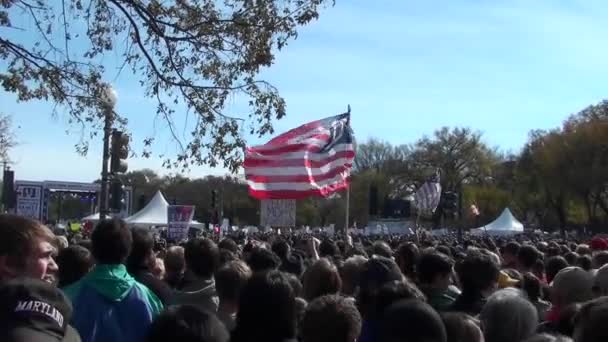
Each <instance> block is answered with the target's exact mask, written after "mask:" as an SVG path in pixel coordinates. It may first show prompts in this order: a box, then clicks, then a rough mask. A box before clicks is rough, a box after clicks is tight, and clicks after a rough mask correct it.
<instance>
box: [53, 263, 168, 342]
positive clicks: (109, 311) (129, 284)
mask: <svg viewBox="0 0 608 342" xmlns="http://www.w3.org/2000/svg"><path fill="white" fill-rule="evenodd" d="M64 292H65V294H66V295H67V296H68V297H69V298H70V300H71V301H72V306H73V308H74V315H73V316H72V326H73V327H74V328H75V329H76V330H77V331H78V333H80V337H81V339H82V341H83V342H106V341H112V342H122V341H124V342H140V341H144V340H145V338H146V335H147V333H148V329H149V327H150V324H151V323H152V321H153V320H154V318H155V317H156V316H157V315H158V314H159V313H160V311H161V310H162V309H163V305H162V303H161V301H160V300H159V299H158V297H156V295H154V293H152V291H150V290H149V289H148V288H147V287H145V286H144V285H142V284H140V283H138V282H137V281H135V279H134V278H133V277H132V276H131V275H129V273H127V269H126V267H125V266H124V265H97V266H96V267H95V268H94V269H93V270H92V271H91V272H90V273H89V274H87V275H86V276H84V277H83V278H82V279H81V280H80V281H78V282H76V283H75V284H73V285H70V286H68V287H66V288H65V289H64Z"/></svg>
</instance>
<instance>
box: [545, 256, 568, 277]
mask: <svg viewBox="0 0 608 342" xmlns="http://www.w3.org/2000/svg"><path fill="white" fill-rule="evenodd" d="M566 267H568V262H567V261H566V259H564V258H563V257H561V256H554V257H550V258H549V259H547V262H546V264H545V275H546V277H547V282H549V283H550V282H552V281H553V278H555V276H556V275H557V273H559V271H561V270H563V269H564V268H566Z"/></svg>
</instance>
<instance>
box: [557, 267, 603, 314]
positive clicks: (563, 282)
mask: <svg viewBox="0 0 608 342" xmlns="http://www.w3.org/2000/svg"><path fill="white" fill-rule="evenodd" d="M592 288H593V276H592V275H591V274H589V272H587V271H585V270H583V269H582V268H580V267H576V266H569V267H566V268H564V269H563V270H561V271H559V273H558V274H557V275H556V276H555V278H554V279H553V282H552V283H551V302H552V303H553V304H555V305H557V306H558V307H562V308H563V307H565V306H567V305H570V304H573V303H581V302H585V301H587V300H589V299H591V297H592Z"/></svg>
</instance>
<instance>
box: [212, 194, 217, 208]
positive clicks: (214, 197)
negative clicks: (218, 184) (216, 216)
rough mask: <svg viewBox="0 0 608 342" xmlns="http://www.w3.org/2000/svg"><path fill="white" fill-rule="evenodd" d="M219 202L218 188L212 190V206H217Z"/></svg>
mask: <svg viewBox="0 0 608 342" xmlns="http://www.w3.org/2000/svg"><path fill="white" fill-rule="evenodd" d="M216 203H217V190H211V208H215V205H216Z"/></svg>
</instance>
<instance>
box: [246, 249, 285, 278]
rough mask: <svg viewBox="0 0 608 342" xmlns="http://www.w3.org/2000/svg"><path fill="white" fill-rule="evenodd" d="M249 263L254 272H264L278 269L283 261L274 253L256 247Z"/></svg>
mask: <svg viewBox="0 0 608 342" xmlns="http://www.w3.org/2000/svg"><path fill="white" fill-rule="evenodd" d="M247 263H248V264H249V267H251V270H252V271H253V272H262V271H268V270H276V269H278V268H279V266H280V265H281V259H280V258H279V257H278V256H277V255H276V254H274V253H273V252H272V251H269V250H267V249H265V248H261V247H255V248H254V249H253V250H252V251H251V254H250V255H249V259H248V260H247Z"/></svg>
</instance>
